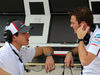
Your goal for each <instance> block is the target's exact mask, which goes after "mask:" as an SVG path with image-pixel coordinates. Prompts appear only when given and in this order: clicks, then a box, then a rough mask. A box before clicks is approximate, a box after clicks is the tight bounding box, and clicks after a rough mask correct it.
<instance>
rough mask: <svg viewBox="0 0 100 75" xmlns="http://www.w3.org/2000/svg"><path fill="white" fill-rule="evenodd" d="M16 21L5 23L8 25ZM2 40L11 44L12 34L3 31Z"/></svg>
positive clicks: (8, 31)
mask: <svg viewBox="0 0 100 75" xmlns="http://www.w3.org/2000/svg"><path fill="white" fill-rule="evenodd" d="M15 20H17V19H11V20H9V21H8V22H7V25H10V23H11V22H13V21H15ZM3 36H4V39H5V41H7V42H9V43H11V42H12V32H11V31H10V30H5V31H4V35H3Z"/></svg>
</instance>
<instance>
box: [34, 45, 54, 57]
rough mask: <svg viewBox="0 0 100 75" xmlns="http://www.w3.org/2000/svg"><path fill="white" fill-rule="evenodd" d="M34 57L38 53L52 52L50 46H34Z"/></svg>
mask: <svg viewBox="0 0 100 75" xmlns="http://www.w3.org/2000/svg"><path fill="white" fill-rule="evenodd" d="M35 50H36V53H35V57H37V56H40V55H43V54H44V55H47V54H54V52H53V49H52V48H51V47H36V48H35Z"/></svg>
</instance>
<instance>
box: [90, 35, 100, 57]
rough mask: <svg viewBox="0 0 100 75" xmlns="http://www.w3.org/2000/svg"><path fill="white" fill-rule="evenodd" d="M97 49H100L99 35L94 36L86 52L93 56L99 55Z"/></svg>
mask: <svg viewBox="0 0 100 75" xmlns="http://www.w3.org/2000/svg"><path fill="white" fill-rule="evenodd" d="M99 49H100V34H96V35H94V36H93V37H92V41H91V43H90V45H89V48H88V52H91V53H93V54H95V55H100V54H99Z"/></svg>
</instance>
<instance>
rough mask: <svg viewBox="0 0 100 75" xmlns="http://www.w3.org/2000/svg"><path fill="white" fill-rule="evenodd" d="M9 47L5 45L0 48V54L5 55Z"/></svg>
mask: <svg viewBox="0 0 100 75" xmlns="http://www.w3.org/2000/svg"><path fill="white" fill-rule="evenodd" d="M9 51H10V50H9V49H8V48H7V47H6V46H3V47H1V48H0V55H7V54H8V53H9Z"/></svg>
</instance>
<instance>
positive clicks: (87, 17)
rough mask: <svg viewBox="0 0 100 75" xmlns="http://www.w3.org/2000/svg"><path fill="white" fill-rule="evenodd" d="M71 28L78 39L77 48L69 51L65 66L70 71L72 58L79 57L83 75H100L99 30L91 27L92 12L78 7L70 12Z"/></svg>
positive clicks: (95, 26)
mask: <svg viewBox="0 0 100 75" xmlns="http://www.w3.org/2000/svg"><path fill="white" fill-rule="evenodd" d="M70 15H71V20H70V21H71V25H70V26H71V27H72V28H73V30H74V32H75V33H76V34H77V37H78V47H76V48H75V49H73V50H71V51H70V52H69V53H68V54H67V55H66V58H65V61H64V62H65V64H66V65H67V67H68V68H69V69H70V66H74V65H73V56H74V55H77V54H78V55H79V58H80V62H81V64H82V66H83V71H82V72H83V75H98V74H100V71H99V69H100V54H99V49H100V29H99V28H98V25H93V14H92V11H91V10H89V9H88V8H87V7H79V8H77V9H74V10H73V11H71V12H70Z"/></svg>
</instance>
